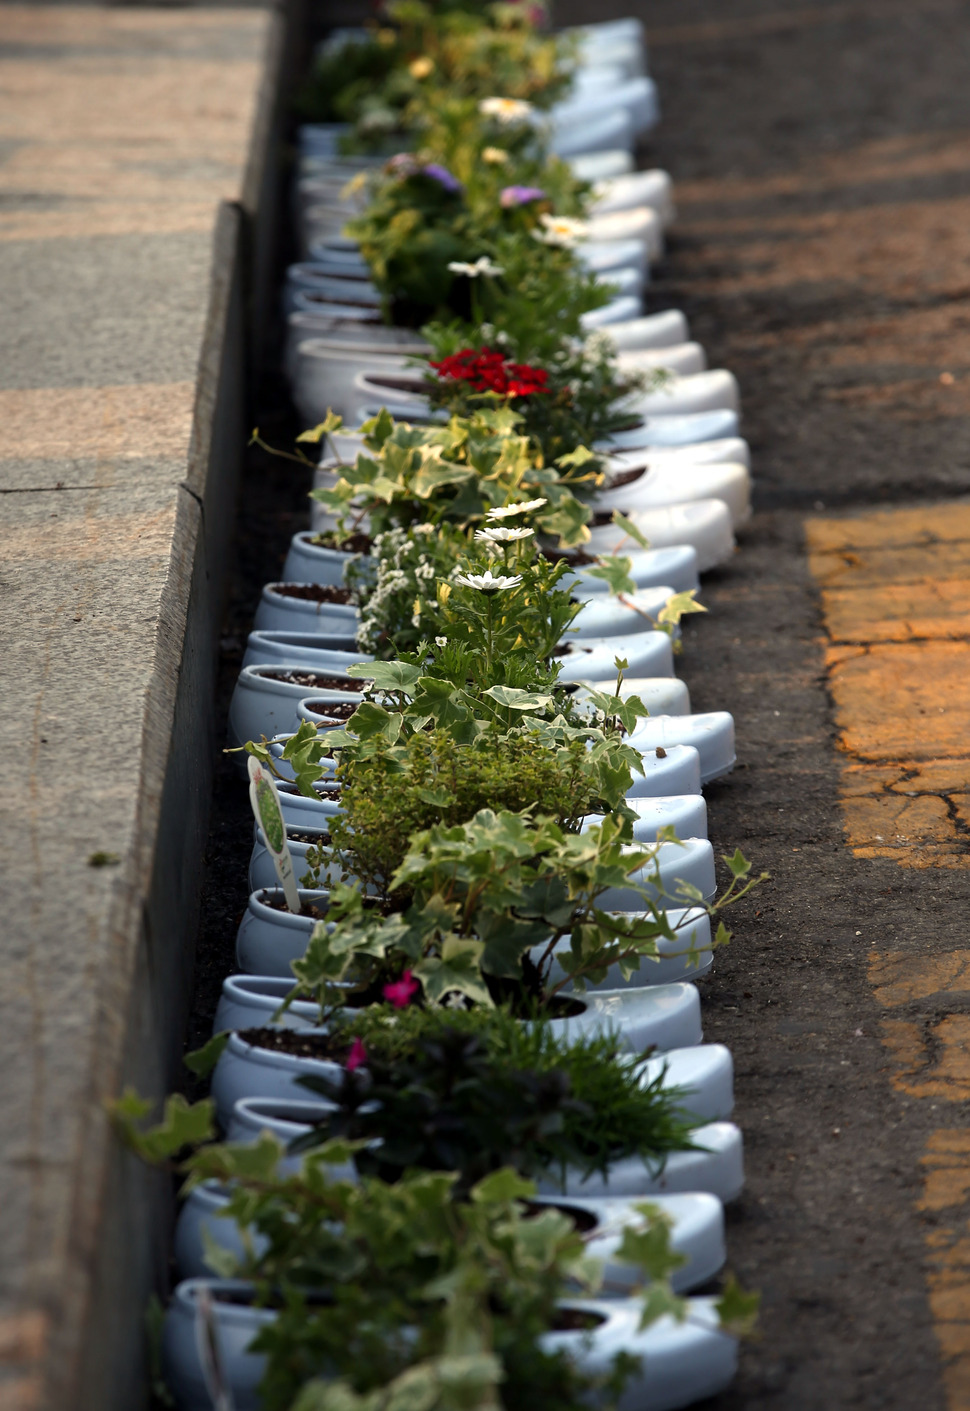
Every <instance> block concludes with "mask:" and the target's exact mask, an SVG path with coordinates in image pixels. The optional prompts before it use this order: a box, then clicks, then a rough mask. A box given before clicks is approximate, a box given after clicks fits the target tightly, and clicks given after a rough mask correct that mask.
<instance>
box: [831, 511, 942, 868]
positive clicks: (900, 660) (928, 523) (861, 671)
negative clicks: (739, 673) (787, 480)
mask: <svg viewBox="0 0 970 1411" xmlns="http://www.w3.org/2000/svg"><path fill="white" fill-rule="evenodd" d="M806 533H807V538H808V547H809V561H810V564H811V568H812V572H813V573H814V575H815V578H816V580H817V581H818V583H819V584H820V586H821V590H822V608H823V611H824V614H825V624H826V628H827V631H828V645H827V648H826V666H827V668H828V677H829V687H830V690H831V693H832V699H833V703H834V706H835V716H836V722H837V724H838V726H839V731H840V738H839V745H840V748H841V749H842V750H843V751H844V753H845V755H846V761H845V768H844V770H843V775H842V784H841V793H842V809H843V816H844V824H845V832H846V840H847V842H848V843H849V846H850V847H851V848H852V850H853V851H854V852H855V854H856V855H857V856H858V857H889V858H892V859H894V860H895V861H896V862H898V863H900V864H901V865H902V866H906V867H946V868H954V867H968V866H970V504H965V503H959V504H949V505H942V506H935V507H931V508H927V509H918V510H883V511H878V512H876V513H871V514H866V515H859V516H844V517H839V518H826V519H821V518H815V519H810V520H809V521H808V523H807V525H806Z"/></svg>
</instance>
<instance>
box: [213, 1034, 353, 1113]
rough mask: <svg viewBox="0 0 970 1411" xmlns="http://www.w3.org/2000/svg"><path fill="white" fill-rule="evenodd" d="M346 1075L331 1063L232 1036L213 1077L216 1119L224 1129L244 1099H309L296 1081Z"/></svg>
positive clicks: (235, 1035) (336, 1064)
mask: <svg viewBox="0 0 970 1411" xmlns="http://www.w3.org/2000/svg"><path fill="white" fill-rule="evenodd" d="M342 1072H343V1069H342V1068H341V1066H340V1064H339V1063H333V1062H331V1061H330V1060H329V1059H322V1058H304V1057H298V1056H297V1055H296V1054H292V1053H278V1052H277V1051H276V1050H275V1049H269V1048H258V1047H257V1046H256V1045H255V1044H248V1043H246V1042H245V1041H244V1040H243V1039H242V1037H241V1036H240V1035H239V1034H231V1035H230V1038H229V1042H228V1043H227V1044H226V1047H225V1048H224V1049H223V1051H222V1054H221V1056H220V1058H219V1062H218V1063H217V1064H216V1066H215V1071H214V1072H213V1074H212V1100H213V1102H214V1103H215V1105H216V1118H217V1120H218V1122H219V1125H220V1126H221V1127H222V1128H223V1129H225V1127H226V1126H227V1125H228V1123H229V1118H230V1116H231V1115H232V1109H233V1107H234V1105H235V1104H236V1103H237V1102H238V1101H239V1100H240V1099H241V1098H270V1099H273V1100H274V1101H276V1100H278V1099H281V1098H300V1097H304V1098H305V1097H307V1096H308V1093H307V1090H306V1088H303V1087H301V1086H300V1084H299V1082H298V1081H297V1080H298V1079H299V1078H300V1077H303V1076H305V1075H309V1074H316V1075H317V1076H318V1077H322V1078H329V1079H330V1080H332V1081H334V1082H338V1081H339V1080H340V1076H341V1074H342Z"/></svg>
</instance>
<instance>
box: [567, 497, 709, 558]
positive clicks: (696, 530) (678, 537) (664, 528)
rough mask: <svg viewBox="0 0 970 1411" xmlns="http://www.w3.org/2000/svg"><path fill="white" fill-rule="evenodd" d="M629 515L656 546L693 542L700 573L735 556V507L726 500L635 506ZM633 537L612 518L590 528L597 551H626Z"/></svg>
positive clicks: (607, 552)
mask: <svg viewBox="0 0 970 1411" xmlns="http://www.w3.org/2000/svg"><path fill="white" fill-rule="evenodd" d="M628 518H629V519H630V520H632V521H633V523H634V524H635V525H636V526H637V528H638V529H639V530H640V533H641V534H642V535H643V536H644V537H645V538H646V540H647V541H648V543H650V544H651V545H652V546H653V547H654V548H658V549H659V548H666V547H667V546H669V545H671V544H690V546H691V547H692V548H693V549H694V550H695V551H696V553H697V568H698V571H699V572H700V573H706V572H707V570H708V569H711V568H716V567H717V566H718V565H719V564H722V563H728V562H729V561H730V560H731V558H732V557H733V556H734V530H733V527H732V524H731V511H730V510H729V509H728V507H727V505H726V504H725V503H724V501H723V500H693V501H689V502H688V503H681V504H676V505H667V506H665V507H663V508H660V509H642V510H632V511H631V513H630V514H629V515H628ZM630 547H632V545H631V541H630V539H629V538H628V536H627V535H626V533H625V532H624V530H623V529H621V528H620V527H619V525H616V524H614V523H613V522H612V521H610V522H609V523H607V524H602V525H596V524H594V526H593V528H591V530H590V542H589V549H590V551H591V552H592V553H594V554H614V553H619V554H622V553H625V552H626V550H627V549H628V548H630Z"/></svg>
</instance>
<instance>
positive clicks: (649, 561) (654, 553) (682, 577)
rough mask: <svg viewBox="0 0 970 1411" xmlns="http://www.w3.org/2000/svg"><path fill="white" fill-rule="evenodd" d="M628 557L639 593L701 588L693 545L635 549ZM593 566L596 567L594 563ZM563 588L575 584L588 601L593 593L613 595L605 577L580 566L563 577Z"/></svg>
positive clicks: (627, 554)
mask: <svg viewBox="0 0 970 1411" xmlns="http://www.w3.org/2000/svg"><path fill="white" fill-rule="evenodd" d="M624 557H625V558H628V559H629V560H630V577H631V578H632V579H633V581H634V583H635V584H636V585H637V589H638V591H643V590H646V589H648V588H663V587H669V588H670V589H671V591H672V592H674V593H684V592H686V591H688V590H689V589H691V588H699V587H700V578H699V576H698V572H697V553H696V551H695V550H694V549H693V548H692V547H691V545H690V544H671V545H668V547H667V548H664V549H640V548H637V547H636V546H634V547H632V548H631V549H630V551H629V552H628V553H625V554H624ZM589 567H593V565H592V564H590V565H589ZM562 582H563V585H564V586H565V587H569V586H570V585H574V591H575V595H576V597H578V598H584V599H585V598H587V597H588V596H589V595H590V594H591V593H592V594H598V595H602V594H604V593H608V592H609V588H608V586H607V584H606V583H605V582H604V580H603V579H602V578H594V577H593V575H592V574H591V573H589V572H588V571H587V569H586V568H584V566H583V565H581V564H577V565H576V567H575V568H574V569H573V571H572V573H570V574H568V575H565V576H564V577H563V580H562Z"/></svg>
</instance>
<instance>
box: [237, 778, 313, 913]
mask: <svg viewBox="0 0 970 1411" xmlns="http://www.w3.org/2000/svg"><path fill="white" fill-rule="evenodd" d="M311 802H312V800H311V799H307V803H311ZM283 821H284V824H286V831H287V834H289V833H291V832H293V833H307V834H310V835H311V837H312V838H313V841H312V842H297V841H295V840H294V839H293V838H290V837H288V838H287V842H288V844H289V849H290V856H291V857H292V859H293V875H294V877H295V878H296V880H297V882H299V884H300V885H301V886H304V885H312V883H310V884H306V883H304V877H305V876H306V874H307V872H308V870H309V863H308V862H307V853H308V852H309V850H310V848H311V847H314V846H317V845H319V844H320V843H323V842H324V840H325V839H326V838H327V836H328V832H327V825H326V823H323V824H322V825H321V826H316V827H304V828H293V827H291V825H290V824H288V823H286V816H285V814H284V818H283ZM278 881H279V879H278V878H277V876H276V868H275V867H274V865H273V855H272V853H271V852H270V851H269V849H268V848H267V846H266V839H265V838H264V837H263V831H262V829H261V828H260V829H257V832H256V841H255V842H254V843H253V850H252V853H251V854H250V858H249V890H250V892H261V891H262V890H263V889H264V888H265V887H276V886H277V885H278Z"/></svg>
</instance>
